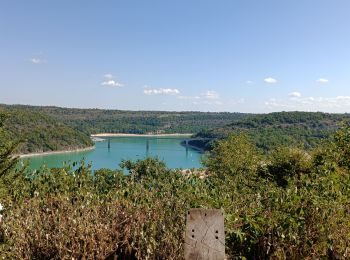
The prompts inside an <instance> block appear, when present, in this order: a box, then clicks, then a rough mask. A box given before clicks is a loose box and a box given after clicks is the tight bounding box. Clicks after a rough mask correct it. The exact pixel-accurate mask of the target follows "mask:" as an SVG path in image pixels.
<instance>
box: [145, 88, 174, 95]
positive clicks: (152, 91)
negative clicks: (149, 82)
mask: <svg viewBox="0 0 350 260" xmlns="http://www.w3.org/2000/svg"><path fill="white" fill-rule="evenodd" d="M143 93H145V94H146V95H177V94H180V91H179V90H178V89H176V88H153V89H148V88H147V89H144V90H143Z"/></svg>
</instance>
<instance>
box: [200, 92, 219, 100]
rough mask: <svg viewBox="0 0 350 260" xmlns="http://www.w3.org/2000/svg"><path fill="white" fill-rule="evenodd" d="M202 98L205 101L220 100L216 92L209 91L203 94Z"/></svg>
mask: <svg viewBox="0 0 350 260" xmlns="http://www.w3.org/2000/svg"><path fill="white" fill-rule="evenodd" d="M201 96H202V97H203V98H205V99H219V98H220V96H219V94H218V93H217V92H216V91H214V90H208V91H206V92H204V93H202V94H201Z"/></svg>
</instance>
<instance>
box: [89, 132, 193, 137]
mask: <svg viewBox="0 0 350 260" xmlns="http://www.w3.org/2000/svg"><path fill="white" fill-rule="evenodd" d="M191 135H192V134H124V133H99V134H92V135H90V136H91V137H176V136H191Z"/></svg>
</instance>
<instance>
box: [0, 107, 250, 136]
mask: <svg viewBox="0 0 350 260" xmlns="http://www.w3.org/2000/svg"><path fill="white" fill-rule="evenodd" d="M0 107H3V108H4V109H7V110H10V111H11V110H25V111H28V112H29V111H32V112H39V113H42V114H45V115H47V116H50V117H51V118H54V119H56V120H58V121H59V122H62V123H65V124H67V125H69V126H70V127H72V128H74V129H77V130H79V131H82V132H84V133H87V134H96V133H133V134H146V133H197V132H199V131H202V130H204V129H208V128H213V127H219V126H224V125H227V124H229V123H231V122H234V121H236V120H238V119H241V118H243V117H245V116H246V114H241V113H225V112H222V113H214V112H208V113H205V112H166V111H123V110H104V109H77V108H60V107H45V106H22V105H0Z"/></svg>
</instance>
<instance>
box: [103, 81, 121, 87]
mask: <svg viewBox="0 0 350 260" xmlns="http://www.w3.org/2000/svg"><path fill="white" fill-rule="evenodd" d="M101 85H102V86H108V87H117V88H118V87H123V86H124V85H123V84H122V83H119V82H117V81H115V80H112V79H111V80H106V81H103V82H102V83H101Z"/></svg>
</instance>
